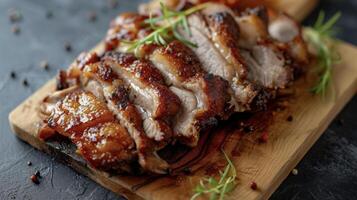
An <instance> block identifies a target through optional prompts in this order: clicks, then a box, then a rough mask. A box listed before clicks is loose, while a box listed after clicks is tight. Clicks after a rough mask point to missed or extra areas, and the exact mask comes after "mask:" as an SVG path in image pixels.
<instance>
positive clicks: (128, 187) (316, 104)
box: [9, 1, 357, 199]
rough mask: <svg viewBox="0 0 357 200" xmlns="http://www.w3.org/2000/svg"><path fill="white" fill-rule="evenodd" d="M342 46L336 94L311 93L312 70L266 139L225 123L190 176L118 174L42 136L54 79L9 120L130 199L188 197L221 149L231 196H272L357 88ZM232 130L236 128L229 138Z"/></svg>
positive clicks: (350, 57) (353, 52) (350, 53)
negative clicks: (42, 114) (231, 176)
mask: <svg viewBox="0 0 357 200" xmlns="http://www.w3.org/2000/svg"><path fill="white" fill-rule="evenodd" d="M294 2H295V1H294ZM284 5H285V6H286V5H289V4H284ZM299 5H300V4H299ZM301 5H302V4H301ZM311 5H312V4H311ZM299 9H300V8H299ZM297 11H298V10H297V9H291V11H289V12H290V13H291V14H293V15H294V16H296V18H297V19H300V17H303V16H304V15H305V14H301V13H298V12H297ZM294 12H295V14H294ZM101 48H102V47H101V45H99V46H97V47H96V48H95V50H97V51H100V50H101ZM338 50H339V51H340V52H343V54H342V63H341V64H340V65H338V66H336V67H335V69H334V73H333V74H334V76H333V79H334V81H333V83H334V88H335V98H331V97H330V98H326V99H322V98H321V97H319V96H312V95H311V94H310V93H309V92H307V90H308V88H310V86H311V85H312V84H313V83H314V80H315V77H314V75H313V74H312V73H310V72H309V73H308V74H307V75H306V77H303V78H301V79H300V80H298V81H297V82H296V83H295V84H294V86H293V88H294V89H295V90H296V92H295V94H294V96H293V97H291V98H289V99H288V101H289V106H288V107H287V109H285V110H284V111H282V112H278V113H276V114H275V115H274V117H273V120H274V123H273V124H272V125H271V126H269V128H268V130H267V131H268V132H269V141H268V142H267V143H259V142H257V137H258V135H259V134H260V133H261V132H259V131H256V133H252V134H250V135H245V136H243V137H242V135H241V134H238V133H236V131H234V129H232V126H233V128H234V123H233V125H232V124H231V125H230V127H229V128H226V127H225V126H224V125H223V127H220V128H217V129H216V130H214V131H211V132H210V137H211V138H210V141H211V142H210V144H208V146H209V148H208V150H207V151H206V152H205V155H203V156H202V157H201V159H200V160H199V162H197V163H195V164H194V165H192V166H191V168H192V169H194V171H195V173H193V174H190V175H177V176H159V177H155V176H149V175H146V176H123V175H122V176H118V175H115V176H113V175H110V174H108V173H106V172H102V171H98V170H95V169H93V168H91V167H89V166H87V165H86V163H85V161H84V160H83V159H82V158H81V157H80V156H78V155H77V154H76V153H75V148H74V147H73V145H71V144H70V143H69V142H68V141H67V142H66V141H62V142H58V141H48V142H43V141H41V140H39V139H38V138H37V136H36V133H37V123H38V121H39V117H38V104H39V102H40V101H41V100H42V99H43V98H44V97H45V96H46V95H47V94H48V93H50V92H51V91H53V90H54V80H52V81H50V82H49V83H47V84H46V85H45V86H43V87H42V88H41V89H39V90H38V91H37V92H36V93H34V94H33V95H32V96H31V97H29V98H28V99H27V100H25V101H24V102H23V103H22V104H21V105H19V106H18V107H17V108H16V109H14V110H13V111H12V112H11V113H10V115H9V121H10V124H11V128H12V129H13V131H14V133H16V134H17V136H18V137H19V138H21V139H22V140H24V141H26V142H28V143H29V144H30V145H32V146H34V147H35V148H37V149H39V150H42V151H44V152H46V153H49V154H51V155H52V156H55V157H56V158H58V159H59V160H61V161H63V162H65V163H66V164H68V165H69V166H70V167H72V168H73V169H75V170H76V171H78V172H80V173H82V174H84V175H86V176H88V177H90V178H91V179H93V180H94V181H96V182H98V183H99V184H101V185H102V186H104V187H106V188H108V189H110V190H112V191H113V192H116V193H118V194H121V195H124V196H126V197H127V198H128V199H189V197H190V196H191V195H192V190H193V188H194V187H195V185H196V184H197V183H198V181H199V180H200V179H201V178H202V177H204V176H206V174H207V173H208V172H209V170H208V169H209V168H212V167H217V166H218V167H219V166H222V165H221V164H220V163H222V160H223V158H222V155H221V153H220V151H219V149H220V148H221V147H223V148H224V149H225V151H226V152H229V153H232V152H233V154H231V156H232V160H233V162H234V164H235V166H236V168H237V171H238V177H239V184H238V186H237V187H236V189H235V190H234V191H233V192H232V193H231V194H230V196H229V197H228V198H227V199H267V198H268V197H269V196H270V195H271V193H272V192H273V191H274V190H275V189H276V188H277V187H278V186H279V184H280V183H281V182H282V181H283V180H284V178H285V177H286V176H287V175H288V174H289V173H290V171H291V169H292V168H293V167H294V166H296V164H297V163H298V162H299V161H300V160H301V158H302V157H303V156H304V155H305V153H306V152H307V151H308V150H309V148H310V147H311V146H312V145H313V144H314V142H315V141H316V140H317V139H318V138H319V137H320V135H321V134H322V133H323V132H324V130H325V129H326V128H327V126H328V125H329V123H330V122H331V121H332V120H333V119H334V117H335V116H336V115H337V114H338V112H339V111H340V110H341V109H342V108H343V106H344V105H345V104H346V103H347V102H348V100H349V99H350V98H351V97H352V96H353V95H354V94H355V91H356V90H357V66H356V64H354V63H355V62H354V58H356V57H357V49H356V48H355V47H353V46H351V45H348V44H345V43H340V44H339V46H338ZM290 114H291V115H292V116H293V118H294V120H293V122H288V121H286V117H287V115H290ZM228 131H232V132H231V133H230V134H229V135H228V136H225V134H226V133H227V132H228ZM221 138H224V143H219V141H221V140H220V139H221ZM192 151H195V149H193V150H192ZM234 152H238V153H234ZM223 164H224V162H223ZM251 181H255V182H256V183H257V184H258V188H259V189H258V190H257V191H253V190H251V189H250V187H249V184H250V183H251Z"/></svg>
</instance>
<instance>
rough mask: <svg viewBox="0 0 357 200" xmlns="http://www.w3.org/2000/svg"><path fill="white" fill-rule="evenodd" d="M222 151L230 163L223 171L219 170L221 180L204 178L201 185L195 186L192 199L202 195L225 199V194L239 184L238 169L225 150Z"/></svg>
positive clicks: (212, 198) (212, 199) (213, 198)
mask: <svg viewBox="0 0 357 200" xmlns="http://www.w3.org/2000/svg"><path fill="white" fill-rule="evenodd" d="M222 152H223V154H224V157H225V158H226V160H227V162H228V164H227V166H226V167H225V169H224V170H223V171H220V172H219V174H220V178H219V180H216V179H215V178H213V177H209V178H204V179H202V180H201V181H200V183H199V185H197V187H196V188H195V190H194V195H193V196H192V197H191V200H194V199H196V198H198V197H199V196H201V195H207V196H209V199H210V200H215V199H219V200H223V199H224V197H225V195H226V194H227V193H229V192H231V191H232V190H233V189H234V188H235V186H236V184H237V180H236V178H237V172H236V169H235V167H234V165H233V163H232V161H231V160H230V159H229V158H228V156H227V154H226V153H225V152H224V151H222Z"/></svg>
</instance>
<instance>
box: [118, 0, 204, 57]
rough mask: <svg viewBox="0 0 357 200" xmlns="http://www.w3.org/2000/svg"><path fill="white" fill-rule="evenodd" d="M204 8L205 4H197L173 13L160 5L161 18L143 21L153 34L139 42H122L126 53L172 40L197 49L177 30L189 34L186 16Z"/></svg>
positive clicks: (151, 17)
mask: <svg viewBox="0 0 357 200" xmlns="http://www.w3.org/2000/svg"><path fill="white" fill-rule="evenodd" d="M205 7H206V4H199V5H197V6H194V7H192V8H189V9H187V10H184V11H173V10H170V9H169V8H168V7H166V6H165V5H164V4H163V3H161V13H162V16H159V17H153V16H152V15H150V18H149V19H147V20H145V21H144V23H145V24H147V25H150V27H151V28H152V29H153V32H152V33H150V34H149V35H147V36H146V37H144V38H142V39H140V40H135V41H122V42H123V43H124V44H127V45H128V48H127V51H128V52H133V51H134V52H137V50H138V49H139V48H140V47H141V46H142V45H145V44H158V45H163V46H165V45H166V44H167V43H168V41H170V40H172V39H177V40H179V41H181V42H183V43H184V44H186V45H188V46H191V47H197V45H196V44H194V43H192V42H190V41H188V40H186V39H185V38H184V37H183V36H182V34H181V33H180V32H179V29H181V28H182V29H183V30H184V31H185V32H186V33H187V34H191V31H190V28H189V26H188V21H187V16H189V15H191V14H193V13H195V12H197V11H199V10H202V9H204V8H205Z"/></svg>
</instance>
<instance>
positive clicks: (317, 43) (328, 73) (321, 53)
mask: <svg viewBox="0 0 357 200" xmlns="http://www.w3.org/2000/svg"><path fill="white" fill-rule="evenodd" d="M340 17H341V13H340V12H338V13H336V14H335V15H334V16H332V17H331V18H330V19H329V20H327V21H325V13H324V12H323V11H321V12H320V13H319V16H318V18H317V20H316V23H315V24H314V26H313V27H310V28H307V29H306V30H305V31H304V34H305V36H306V38H307V40H308V41H309V43H310V44H311V45H312V46H313V48H314V49H316V51H317V58H318V64H319V76H320V77H319V80H318V82H317V83H316V85H315V86H314V87H312V88H311V92H312V93H314V94H320V95H322V96H325V95H326V90H327V89H328V87H329V86H330V84H331V80H332V67H333V65H334V64H336V63H338V62H339V61H340V55H339V53H338V52H337V51H336V49H335V48H334V46H333V41H332V39H331V38H332V37H333V36H334V35H335V34H336V29H335V28H334V25H335V24H336V22H337V21H338V19H339V18H340Z"/></svg>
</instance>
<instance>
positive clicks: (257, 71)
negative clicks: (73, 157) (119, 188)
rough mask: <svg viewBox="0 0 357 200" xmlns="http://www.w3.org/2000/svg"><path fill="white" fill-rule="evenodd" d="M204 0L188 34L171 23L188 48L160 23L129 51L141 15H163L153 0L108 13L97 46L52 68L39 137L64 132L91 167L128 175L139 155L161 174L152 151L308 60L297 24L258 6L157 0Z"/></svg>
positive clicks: (268, 92)
mask: <svg viewBox="0 0 357 200" xmlns="http://www.w3.org/2000/svg"><path fill="white" fill-rule="evenodd" d="M202 2H215V3H207V4H205V5H206V7H204V8H203V9H202V10H199V11H197V12H195V13H194V14H191V15H190V16H188V17H187V19H188V29H189V30H190V31H186V29H185V30H183V29H184V28H183V27H180V26H179V27H177V28H178V32H179V33H180V34H181V36H182V37H183V38H185V39H186V40H188V41H190V42H192V43H194V44H195V45H192V46H191V45H186V44H185V42H184V41H180V39H178V38H179V37H177V34H176V32H175V31H170V30H168V31H167V32H166V33H165V34H164V36H163V37H164V40H165V44H162V43H163V42H157V40H158V39H159V38H156V41H155V42H152V41H151V43H150V42H149V43H145V45H142V46H139V47H138V48H136V49H135V51H134V52H133V51H132V50H133V49H131V48H129V47H130V45H131V44H132V42H135V41H137V40H140V39H143V38H144V37H146V36H148V34H150V33H152V32H153V31H155V30H156V28H155V25H154V26H152V24H151V25H149V24H148V23H147V22H145V20H147V19H149V16H148V14H149V12H151V11H153V14H154V15H155V16H160V15H161V14H162V13H161V12H160V9H158V8H159V5H160V4H159V1H155V2H153V3H149V4H146V5H145V6H143V7H142V9H141V11H142V13H145V14H146V15H140V14H136V13H125V14H122V15H120V16H118V17H116V18H115V19H114V20H113V21H112V23H111V25H110V29H109V30H108V32H107V35H106V37H105V40H104V41H105V52H101V55H100V56H99V55H98V54H96V53H83V54H81V55H80V56H79V57H78V59H77V60H76V62H75V63H74V64H72V65H71V66H70V68H69V69H68V70H67V71H60V73H59V74H58V76H57V91H55V92H54V93H52V94H50V95H49V96H48V97H46V98H45V99H44V100H43V102H42V105H41V113H40V116H41V117H42V119H43V122H44V123H43V125H42V126H41V128H40V130H39V132H38V137H40V138H41V139H43V140H46V139H48V138H50V137H52V136H54V135H55V134H57V133H59V134H61V135H63V136H65V137H68V138H69V139H71V141H72V142H73V143H74V144H75V145H76V146H77V150H78V151H77V152H78V153H79V154H81V155H82V156H83V158H84V159H86V160H87V161H88V163H89V164H90V165H91V166H92V167H94V168H98V169H102V170H109V171H110V170H115V171H117V172H132V171H133V166H136V165H135V164H136V162H137V163H138V164H139V165H140V167H141V169H143V170H144V171H146V172H152V173H158V174H164V173H167V172H169V171H170V165H169V164H168V162H167V161H165V160H164V159H162V158H161V157H160V156H159V153H158V151H160V150H162V149H163V148H164V147H167V146H168V145H169V144H171V143H175V142H180V143H182V144H185V145H187V146H190V147H194V146H197V144H198V143H199V140H200V137H201V135H200V134H201V133H202V131H203V130H206V129H209V128H212V127H213V126H215V125H216V124H217V123H218V122H219V121H220V120H227V119H228V118H229V117H230V116H231V115H232V114H233V113H235V112H254V111H255V110H256V109H261V108H263V109H264V108H266V107H267V104H268V101H269V100H270V99H273V98H274V97H275V94H276V91H277V90H279V89H281V88H285V87H287V86H288V85H289V83H290V82H291V81H292V80H293V79H294V76H295V75H297V74H298V73H295V72H296V71H299V70H300V71H303V70H301V69H303V68H302V67H301V65H304V64H306V63H307V62H308V53H307V50H306V44H305V42H304V41H303V38H302V34H301V28H300V26H299V25H298V24H297V23H296V22H295V21H294V20H292V19H291V18H290V17H289V16H287V15H285V14H281V13H276V12H273V11H271V10H268V9H266V8H265V7H255V8H248V9H246V7H247V6H246V5H250V4H246V3H247V2H248V1H245V0H243V1H242V6H239V4H237V2H238V1H226V0H175V1H164V3H165V4H166V5H167V6H168V7H169V8H171V9H173V10H183V9H187V8H190V7H192V6H193V5H194V4H196V3H202ZM217 2H220V3H221V4H218V3H217ZM227 5H228V6H231V7H227ZM237 6H238V7H237ZM248 7H249V6H248ZM166 23H167V22H162V23H159V24H157V25H167V24H166ZM174 33H175V34H176V35H175V34H174ZM175 38H176V39H175ZM160 44H162V45H160ZM200 143H202V141H200ZM165 150H166V149H165ZM161 153H162V152H160V155H161V156H163V157H164V156H165V155H164V154H161ZM164 158H166V157H164ZM171 167H172V166H171ZM171 169H172V168H171Z"/></svg>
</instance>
